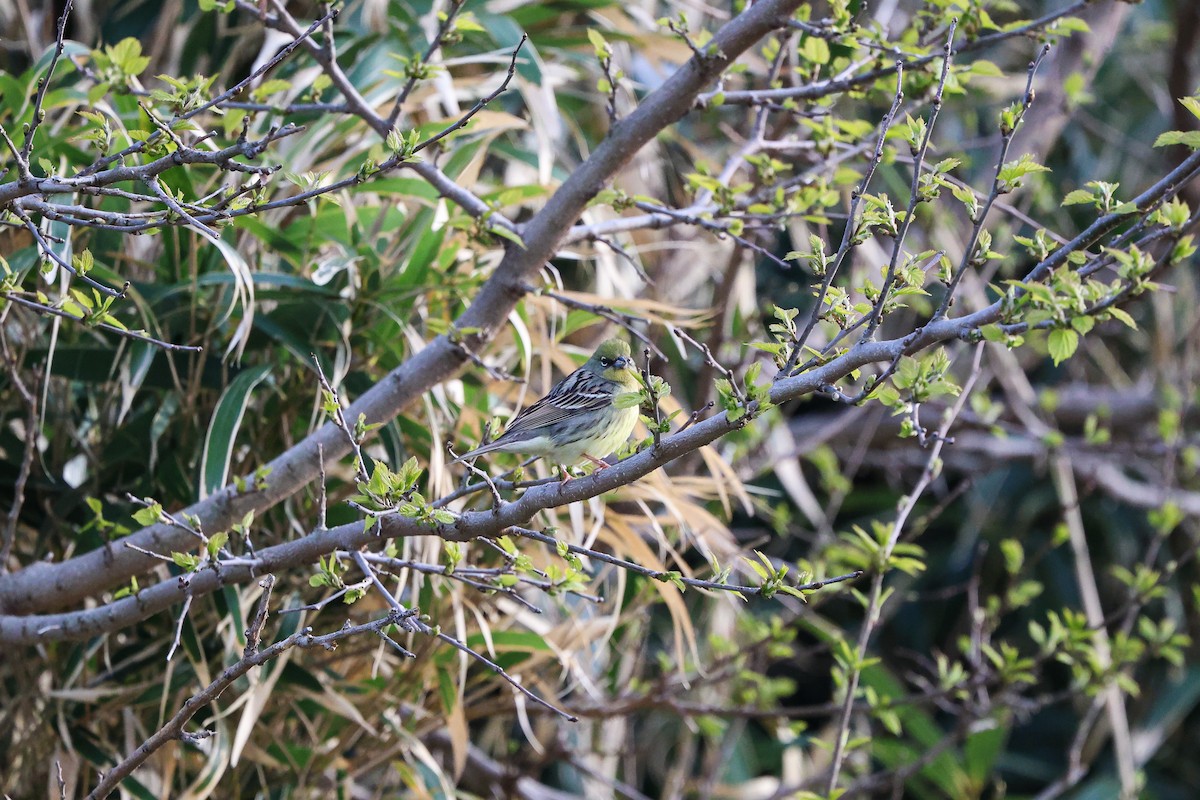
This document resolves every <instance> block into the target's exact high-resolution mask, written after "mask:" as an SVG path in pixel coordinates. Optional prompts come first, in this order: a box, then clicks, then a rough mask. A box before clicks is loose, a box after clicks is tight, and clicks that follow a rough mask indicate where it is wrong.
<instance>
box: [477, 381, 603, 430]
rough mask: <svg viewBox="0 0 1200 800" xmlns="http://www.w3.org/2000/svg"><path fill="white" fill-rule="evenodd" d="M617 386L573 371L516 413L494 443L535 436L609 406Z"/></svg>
mask: <svg viewBox="0 0 1200 800" xmlns="http://www.w3.org/2000/svg"><path fill="white" fill-rule="evenodd" d="M615 395H616V386H615V384H613V383H612V382H611V381H608V380H605V379H604V378H601V377H600V376H598V375H595V374H593V373H591V372H589V371H586V370H582V369H579V370H576V371H575V372H572V373H571V374H570V375H568V376H567V377H565V378H563V379H562V380H561V381H559V383H558V384H557V385H556V386H555V387H554V388H553V389H551V390H550V393H549V394H547V395H546V396H545V397H543V398H542V399H541V400H538V401H537V402H536V403H534V404H533V405H531V406H529V407H528V408H526V409H524V410H523V411H522V412H521V413H520V414H517V416H516V417H514V418H513V420H512V421H511V422H510V423H508V427H507V428H505V430H504V435H502V436H501V437H500V438H499V439H497V440H496V441H497V442H500V441H509V442H511V441H514V440H519V439H525V438H528V437H529V436H531V435H538V434H537V433H536V431H537V430H538V429H539V428H544V427H546V426H549V425H554V424H555V423H558V422H563V421H564V420H568V419H570V418H571V417H573V416H575V415H577V414H581V413H585V412H588V411H599V410H601V409H604V408H607V407H608V406H610V405H612V402H613V397H614V396H615Z"/></svg>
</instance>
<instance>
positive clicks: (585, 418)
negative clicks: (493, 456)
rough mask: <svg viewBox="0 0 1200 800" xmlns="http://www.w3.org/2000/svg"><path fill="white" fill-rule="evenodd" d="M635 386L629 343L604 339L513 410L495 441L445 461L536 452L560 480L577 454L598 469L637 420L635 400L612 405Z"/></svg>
mask: <svg viewBox="0 0 1200 800" xmlns="http://www.w3.org/2000/svg"><path fill="white" fill-rule="evenodd" d="M638 388H639V382H638V377H637V372H636V370H635V369H634V366H633V357H632V356H631V355H630V350H629V345H628V344H627V343H626V342H624V341H622V340H620V339H608V340H607V341H604V342H602V343H601V344H600V346H599V347H597V348H596V351H595V352H594V353H592V357H591V358H589V359H588V360H587V361H586V362H585V363H584V364H583V366H581V367H580V368H579V369H577V370H575V371H574V372H572V373H571V374H570V375H568V376H567V377H565V378H563V379H562V380H561V381H559V382H558V383H557V384H555V385H554V388H552V389H551V390H550V391H549V393H547V394H546V396H545V397H543V398H542V399H540V400H538V401H537V402H536V403H534V404H533V405H531V406H529V407H527V408H525V409H524V410H523V411H521V413H519V414H517V416H516V417H514V418H513V419H512V421H510V422H509V423H508V426H507V427H506V428H505V429H504V433H503V434H501V435H500V436H499V437H498V438H497V439H496V440H495V441H492V442H489V443H487V444H485V445H481V446H479V447H476V448H475V449H474V450H471V451H470V452H467V453H463V454H462V455H461V456H459V457H458V458H456V459H454V460H453V461H451V462H450V463H451V464H456V463H458V462H460V461H465V460H467V459H469V458H474V457H475V456H480V455H483V454H485V453H497V452H503V453H519V454H522V455H528V456H541V457H544V458H546V459H549V460H550V461H551V462H552V463H554V464H557V465H558V468H559V472H560V474H561V475H562V476H563V483H566V482H567V481H569V480H570V479H571V475H570V473H569V472H568V471H567V467H568V466H574V465H575V464H577V463H579V461H580V460H581V459H587V460H588V461H591V462H592V463H593V464H595V465H596V466H597V468H599V469H604V468H605V467H607V466H608V464H607V463H606V462H604V461H602V460H601V459H602V458H603V457H604V456H606V455H608V454H609V453H611V452H613V451H614V450H616V449H617V448H618V447H620V446H621V445H622V444H624V442H625V440H627V439H628V438H629V434H631V433H633V426H634V425H636V424H637V420H638V405H637V404H636V403H634V404H633V405H630V406H627V407H624V408H618V406H617V402H616V400H617V397H619V396H620V395H622V394H625V393H627V392H634V391H637V390H638Z"/></svg>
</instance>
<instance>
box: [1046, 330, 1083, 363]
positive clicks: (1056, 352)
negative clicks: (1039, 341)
mask: <svg viewBox="0 0 1200 800" xmlns="http://www.w3.org/2000/svg"><path fill="white" fill-rule="evenodd" d="M1048 343H1049V345H1050V357H1051V358H1053V359H1054V366H1056V367H1057V366H1058V365H1059V364H1061V363H1062V362H1064V361H1066V360H1067V359H1068V358H1070V357H1071V356H1073V355H1074V354H1075V350H1076V348H1078V347H1079V334H1078V333H1076V332H1075V331H1073V330H1071V329H1070V328H1056V329H1055V330H1052V331H1050V337H1049V339H1048Z"/></svg>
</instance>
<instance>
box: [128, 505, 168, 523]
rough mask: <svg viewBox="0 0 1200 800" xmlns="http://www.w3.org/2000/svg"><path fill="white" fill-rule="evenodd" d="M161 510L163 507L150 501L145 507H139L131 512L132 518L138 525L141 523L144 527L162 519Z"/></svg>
mask: <svg viewBox="0 0 1200 800" xmlns="http://www.w3.org/2000/svg"><path fill="white" fill-rule="evenodd" d="M162 510H163V507H162V505H160V504H159V503H151V504H150V505H148V506H146V507H145V508H139V509H138V510H137V511H135V512H133V519H134V520H135V521H136V522H137V524H138V525H141V526H142V527H143V528H144V527H146V526H147V525H153V524H155V523H156V522H158V521H159V520H160V519H162Z"/></svg>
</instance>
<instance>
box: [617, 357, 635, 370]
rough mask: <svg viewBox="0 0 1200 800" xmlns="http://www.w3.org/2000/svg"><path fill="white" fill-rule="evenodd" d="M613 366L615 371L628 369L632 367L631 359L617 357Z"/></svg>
mask: <svg viewBox="0 0 1200 800" xmlns="http://www.w3.org/2000/svg"><path fill="white" fill-rule="evenodd" d="M613 366H614V367H616V368H617V369H628V368H629V367H632V366H633V359H632V358H629V357H628V356H617V360H616V361H614V362H613Z"/></svg>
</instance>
